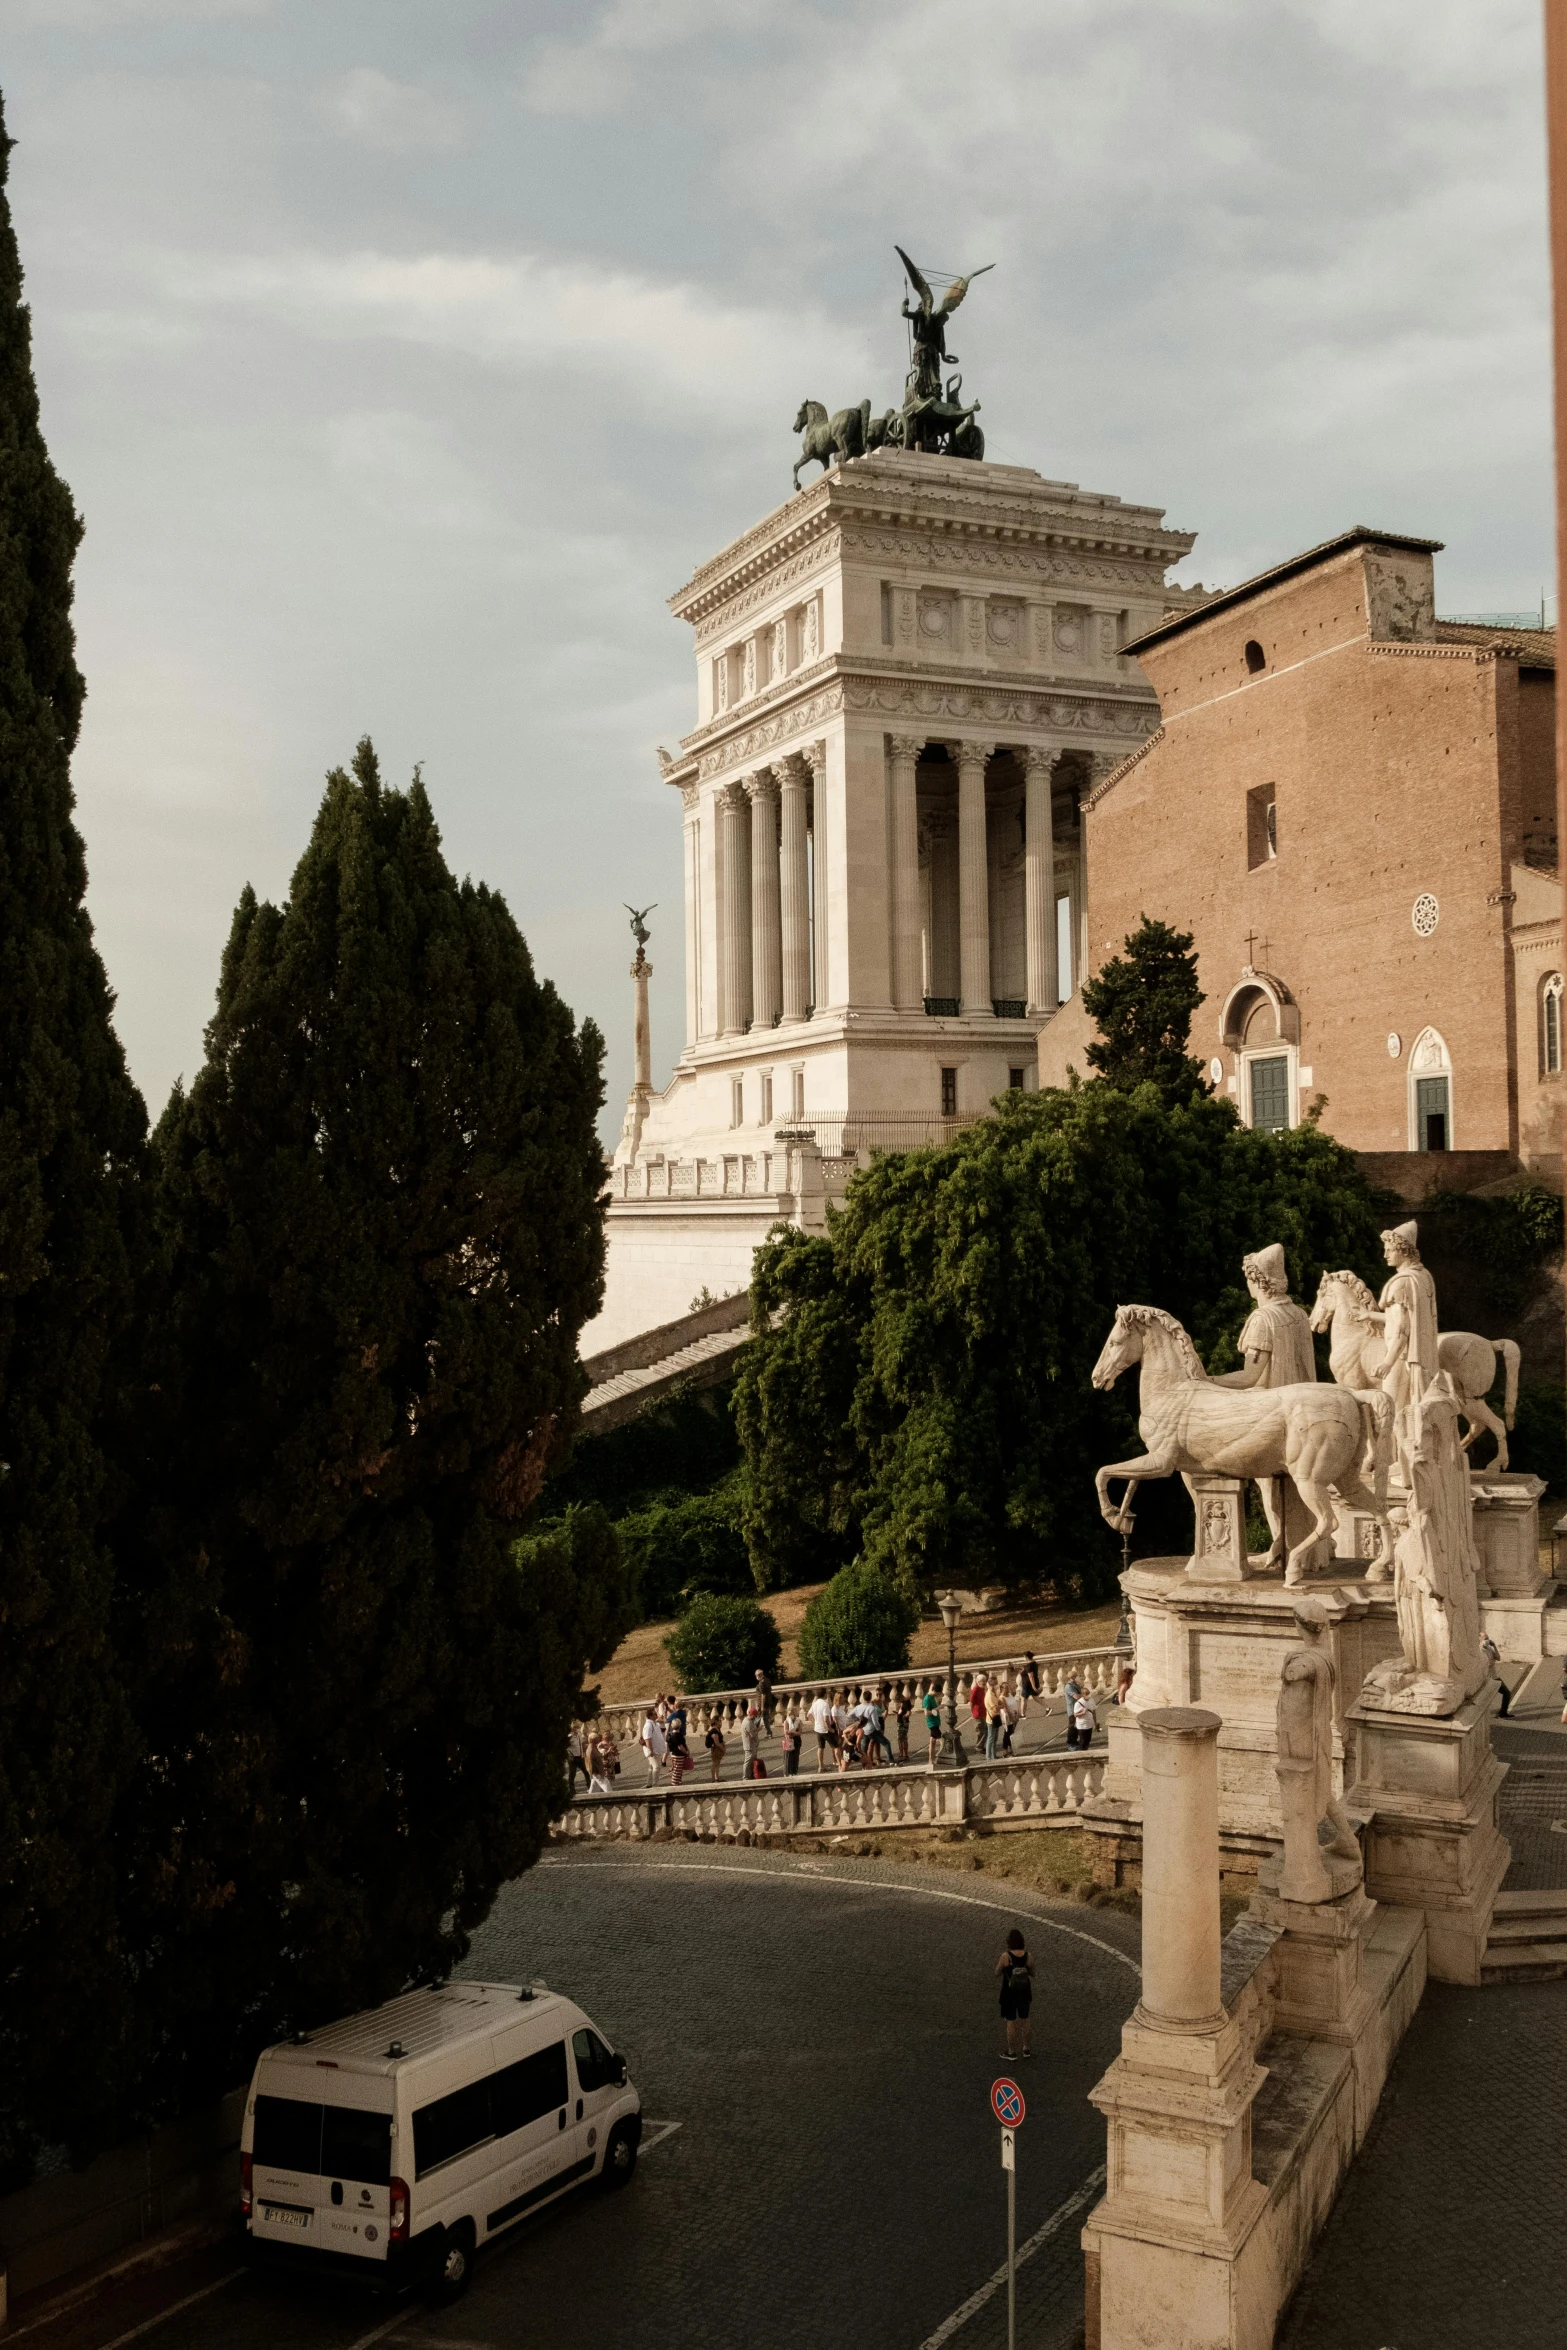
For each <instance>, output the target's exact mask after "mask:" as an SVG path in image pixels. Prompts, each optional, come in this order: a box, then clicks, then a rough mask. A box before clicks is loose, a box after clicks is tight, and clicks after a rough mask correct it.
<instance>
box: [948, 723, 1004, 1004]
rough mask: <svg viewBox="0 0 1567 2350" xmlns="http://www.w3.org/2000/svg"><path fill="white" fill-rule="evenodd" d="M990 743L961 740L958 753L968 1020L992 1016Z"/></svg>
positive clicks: (963, 990)
mask: <svg viewBox="0 0 1567 2350" xmlns="http://www.w3.org/2000/svg"><path fill="white" fill-rule="evenodd" d="M994 747H995V746H994V745H993V744H991V743H970V742H960V743H959V744H958V746H957V754H958V905H959V923H960V932H961V940H962V946H961V970H962V979H961V982H960V992H961V996H962V1004H963V1011H964V1013H965V1015H966V1016H967V1017H969V1018H976V1017H979V1016H983V1017H984V1018H986V1019H991V1018H993V1017H994V1014H993V1013H992V1011H991V1007H990V845H989V841H988V839H987V837H986V827H985V767H986V763H987V761H988V760H989V758H990V754H991V751H992V750H993V749H994Z"/></svg>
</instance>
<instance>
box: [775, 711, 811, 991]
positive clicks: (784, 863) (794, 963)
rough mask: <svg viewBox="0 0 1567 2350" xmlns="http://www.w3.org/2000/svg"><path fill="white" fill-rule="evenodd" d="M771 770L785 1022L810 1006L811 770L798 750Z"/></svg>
mask: <svg viewBox="0 0 1567 2350" xmlns="http://www.w3.org/2000/svg"><path fill="white" fill-rule="evenodd" d="M773 772H774V774H775V775H776V776H777V778H778V805H779V819H780V821H779V833H780V848H779V892H778V902H779V919H780V922H781V925H782V930H783V1017H784V1022H785V1025H788V1024H789V1023H790V1022H792V1021H796V1020H803V1019H804V1018H805V1016H806V1014H807V1012H809V1010H810V1008H811V878H810V873H809V871H808V870H807V857H808V853H809V843H808V836H807V831H806V801H807V796H808V794H809V791H810V783H811V771H810V769H809V768H808V767H807V766H806V764H805V761H804V760H803V759H802V758H801V756H800V754H799V752H798V751H791V752H790V753H789V754H788V756H787V757H786V758H783V759H780V760H779V761H778V764H777V766H776V767H775V768H774V770H773Z"/></svg>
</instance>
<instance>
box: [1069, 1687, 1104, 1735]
mask: <svg viewBox="0 0 1567 2350" xmlns="http://www.w3.org/2000/svg"><path fill="white" fill-rule="evenodd" d="M1098 1727H1099V1717H1098V1715H1097V1714H1096V1713H1095V1711H1094V1701H1093V1699H1092V1698H1091V1697H1090V1696H1089V1694H1088V1691H1087V1690H1086V1689H1084V1690H1080V1691H1079V1693H1078V1697H1077V1702H1076V1703H1075V1704H1074V1706H1073V1708H1072V1730H1073V1733H1074V1735H1073V1738H1072V1744H1073V1745H1074V1746H1076V1747H1078V1748H1083V1747H1089V1746H1092V1744H1093V1742H1094V1732H1095V1731H1096V1730H1097V1729H1098Z"/></svg>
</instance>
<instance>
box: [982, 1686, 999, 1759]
mask: <svg viewBox="0 0 1567 2350" xmlns="http://www.w3.org/2000/svg"><path fill="white" fill-rule="evenodd" d="M1000 1735H1001V1691H1000V1689H999V1688H998V1686H997V1684H996V1679H995V1676H994V1674H992V1676H991V1678H990V1679H989V1680H988V1681H987V1682H986V1683H985V1760H986V1762H994V1761H995V1759H996V1741H997V1739H998V1738H999V1737H1000Z"/></svg>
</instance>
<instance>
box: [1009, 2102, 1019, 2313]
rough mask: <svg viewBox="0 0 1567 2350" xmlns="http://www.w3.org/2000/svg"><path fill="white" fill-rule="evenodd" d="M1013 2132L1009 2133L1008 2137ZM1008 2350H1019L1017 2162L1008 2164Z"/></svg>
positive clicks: (1013, 2161) (1014, 2160)
mask: <svg viewBox="0 0 1567 2350" xmlns="http://www.w3.org/2000/svg"><path fill="white" fill-rule="evenodd" d="M1011 2134H1012V2133H1011V2131H1010V2130H1009V2131H1008V2132H1007V2135H1008V2137H1010V2136H1011ZM1007 2350H1017V2162H1016V2159H1015V2154H1014V2159H1013V2160H1012V2161H1011V2162H1009V2163H1008V2164H1007Z"/></svg>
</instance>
